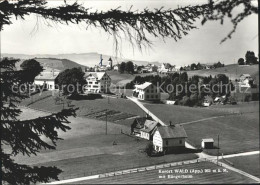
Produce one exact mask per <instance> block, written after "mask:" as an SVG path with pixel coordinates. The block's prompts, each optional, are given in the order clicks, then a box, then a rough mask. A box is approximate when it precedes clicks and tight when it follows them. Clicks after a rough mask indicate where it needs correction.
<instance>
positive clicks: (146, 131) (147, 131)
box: [140, 120, 158, 140]
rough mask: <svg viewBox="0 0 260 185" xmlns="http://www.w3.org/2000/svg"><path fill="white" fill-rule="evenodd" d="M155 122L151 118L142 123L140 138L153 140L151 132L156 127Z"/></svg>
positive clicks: (152, 132)
mask: <svg viewBox="0 0 260 185" xmlns="http://www.w3.org/2000/svg"><path fill="white" fill-rule="evenodd" d="M157 124H158V123H157V122H156V121H152V120H146V121H145V123H144V127H143V128H142V129H141V130H140V132H141V138H144V139H147V140H153V134H154V132H155V130H156V127H157Z"/></svg>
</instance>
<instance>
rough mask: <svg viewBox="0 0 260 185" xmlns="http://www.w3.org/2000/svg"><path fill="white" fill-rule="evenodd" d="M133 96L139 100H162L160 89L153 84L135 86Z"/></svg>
mask: <svg viewBox="0 0 260 185" xmlns="http://www.w3.org/2000/svg"><path fill="white" fill-rule="evenodd" d="M133 96H134V97H136V98H138V99H139V100H147V101H158V100H160V99H161V93H160V89H159V88H157V87H156V86H155V85H153V84H152V83H151V82H145V83H143V84H141V85H135V89H134V90H133Z"/></svg>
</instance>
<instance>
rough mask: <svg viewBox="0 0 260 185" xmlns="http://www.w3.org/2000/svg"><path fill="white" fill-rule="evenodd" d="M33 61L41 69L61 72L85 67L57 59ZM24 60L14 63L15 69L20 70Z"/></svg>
mask: <svg viewBox="0 0 260 185" xmlns="http://www.w3.org/2000/svg"><path fill="white" fill-rule="evenodd" d="M13 58H15V57H13ZM28 59H29V58H28ZM34 59H35V60H37V61H38V62H39V63H40V64H41V65H42V66H43V67H49V68H54V69H59V70H61V71H62V70H65V69H71V68H74V67H81V68H82V69H83V70H84V68H85V67H86V66H83V65H81V64H78V63H76V62H73V61H71V60H68V59H57V58H34ZM24 60H26V59H21V60H20V61H19V62H17V63H16V68H17V69H20V65H21V64H22V63H23V61H24Z"/></svg>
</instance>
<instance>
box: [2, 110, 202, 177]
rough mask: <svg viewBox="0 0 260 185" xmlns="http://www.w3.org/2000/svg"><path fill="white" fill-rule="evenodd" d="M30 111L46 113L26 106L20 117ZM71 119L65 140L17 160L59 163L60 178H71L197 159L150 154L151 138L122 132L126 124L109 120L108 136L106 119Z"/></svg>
mask: <svg viewBox="0 0 260 185" xmlns="http://www.w3.org/2000/svg"><path fill="white" fill-rule="evenodd" d="M22 110H24V108H22ZM28 111H30V113H31V115H33V116H32V117H33V118H35V117H38V116H44V115H46V113H45V112H41V111H36V110H31V109H26V110H25V111H24V114H22V115H21V116H20V117H19V119H28V118H29V114H28ZM69 121H70V122H71V123H70V124H69V126H70V127H71V129H70V130H68V131H67V132H61V131H58V134H59V136H60V137H61V138H62V139H64V140H59V141H58V142H57V148H56V150H42V151H41V152H40V153H39V154H38V155H37V156H34V155H33V156H31V157H30V158H29V157H28V156H22V155H17V156H16V157H14V159H15V160H16V161H17V162H18V163H22V164H29V165H40V166H57V167H58V168H60V169H62V170H63V173H61V174H60V178H61V179H68V178H73V177H78V176H84V175H90V174H97V173H101V172H102V173H105V172H108V171H114V170H118V169H128V168H133V167H138V166H148V165H152V164H161V163H165V162H172V161H183V160H188V159H195V158H197V156H196V155H195V154H193V153H186V154H170V155H165V156H161V157H148V156H147V155H146V154H145V153H144V149H145V147H146V146H147V144H148V143H149V141H147V140H143V139H137V138H136V137H132V136H128V135H126V134H122V133H121V130H129V128H128V127H127V126H125V125H122V124H115V123H112V122H108V123H107V128H108V131H107V135H106V124H105V122H104V121H100V120H96V119H89V118H86V117H76V118H69ZM43 139H44V138H43ZM46 141H47V142H49V141H48V140H46ZM6 150H8V148H6Z"/></svg>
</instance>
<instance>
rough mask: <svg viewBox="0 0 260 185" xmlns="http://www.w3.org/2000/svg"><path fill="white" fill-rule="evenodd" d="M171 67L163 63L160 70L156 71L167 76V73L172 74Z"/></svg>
mask: <svg viewBox="0 0 260 185" xmlns="http://www.w3.org/2000/svg"><path fill="white" fill-rule="evenodd" d="M172 69H173V66H172V65H171V64H169V63H163V64H162V65H161V66H160V68H159V69H158V72H159V73H161V74H167V73H169V72H172Z"/></svg>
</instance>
